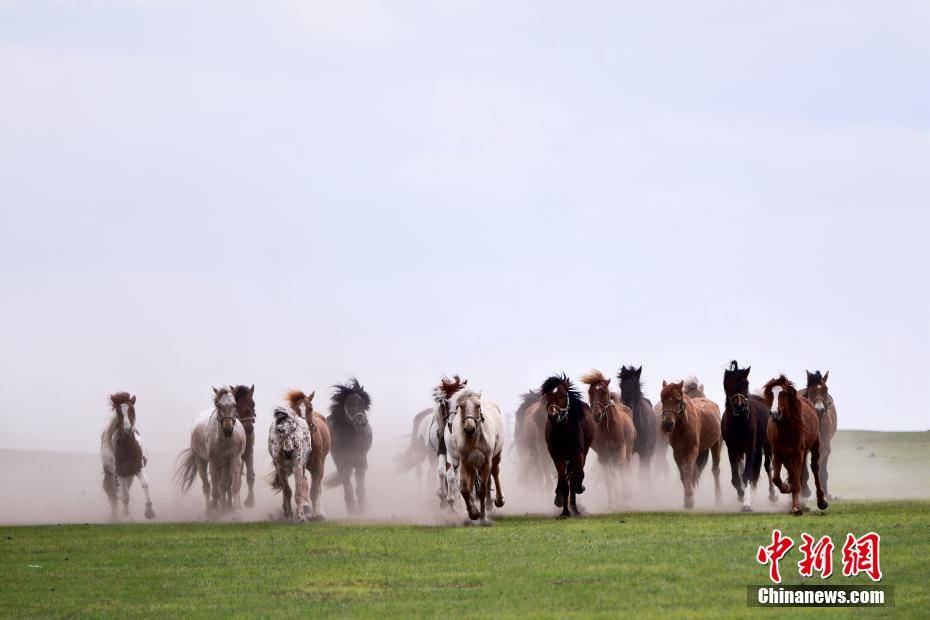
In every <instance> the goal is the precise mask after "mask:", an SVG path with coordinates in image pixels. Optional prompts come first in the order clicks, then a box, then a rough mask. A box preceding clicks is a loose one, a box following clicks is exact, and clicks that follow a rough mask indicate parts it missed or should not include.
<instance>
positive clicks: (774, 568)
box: [756, 530, 794, 583]
mask: <svg viewBox="0 0 930 620" xmlns="http://www.w3.org/2000/svg"><path fill="white" fill-rule="evenodd" d="M793 546H794V541H793V540H791V539H790V538H789V537H787V536H782V535H781V530H772V544H771V545H768V546H767V547H759V551H757V552H756V561H757V562H759V564H770V566H769V579H771V580H772V581H773V582H774V583H781V574H780V573H779V572H778V561H779V560H781V559H782V558H783V557H785V554H786V553H788V550H789V549H791V547H793Z"/></svg>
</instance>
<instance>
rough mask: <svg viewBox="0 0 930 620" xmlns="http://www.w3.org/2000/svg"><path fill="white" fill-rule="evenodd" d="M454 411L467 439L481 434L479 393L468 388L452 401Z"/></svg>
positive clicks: (481, 417)
mask: <svg viewBox="0 0 930 620" xmlns="http://www.w3.org/2000/svg"><path fill="white" fill-rule="evenodd" d="M452 406H453V407H454V411H455V412H456V413H458V414H459V417H458V420H459V424H461V425H462V431H463V432H464V433H465V436H466V437H467V438H468V439H474V438H475V437H478V436H479V435H480V434H481V430H482V425H483V424H484V413H482V411H481V394H480V393H477V392H472V391H471V390H468V391H466V392H464V393H462V394H460V396H459V397H457V398H456V399H455V400H454V402H453V403H452Z"/></svg>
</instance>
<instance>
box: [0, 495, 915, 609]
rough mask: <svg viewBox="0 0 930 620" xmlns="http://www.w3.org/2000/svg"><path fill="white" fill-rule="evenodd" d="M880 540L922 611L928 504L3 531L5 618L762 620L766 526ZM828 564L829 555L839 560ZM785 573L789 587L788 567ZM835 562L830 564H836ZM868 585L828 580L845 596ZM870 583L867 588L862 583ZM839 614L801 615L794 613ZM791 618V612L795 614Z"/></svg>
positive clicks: (905, 597) (903, 605)
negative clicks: (455, 521) (481, 521)
mask: <svg viewBox="0 0 930 620" xmlns="http://www.w3.org/2000/svg"><path fill="white" fill-rule="evenodd" d="M775 527H778V528H781V529H782V530H783V531H784V532H785V533H787V534H789V535H792V536H793V537H795V538H798V536H799V534H800V532H801V531H807V532H809V533H811V534H815V535H823V534H830V535H832V536H833V537H834V538H837V539H840V540H842V538H843V537H844V536H845V534H846V532H847V531H852V532H856V533H864V532H865V531H866V530H873V529H874V530H876V531H878V532H879V533H881V535H882V564H883V570H884V573H885V579H884V581H883V583H885V584H888V585H893V586H894V587H895V607H894V608H893V609H887V608H886V609H867V610H856V612H859V613H865V614H868V615H891V614H894V615H907V616H923V617H926V610H927V609H928V607H930V592H928V589H927V586H926V583H927V577H926V575H927V568H928V560H927V558H928V557H930V538H928V533H930V502H927V501H889V502H838V503H836V504H835V505H834V506H833V507H831V508H830V510H829V511H828V513H827V514H825V515H820V514H813V513H811V514H808V515H805V516H802V517H792V516H789V515H785V514H749V515H746V514H700V513H697V514H687V513H680V512H675V513H629V514H623V513H620V514H611V515H599V516H590V517H587V518H583V519H576V520H569V521H558V520H555V519H553V518H551V517H510V518H501V519H500V520H498V522H497V524H496V525H495V526H494V527H491V528H480V527H455V528H448V527H445V528H441V527H427V526H412V525H389V524H371V525H362V524H357V523H349V524H347V523H336V522H328V523H322V524H313V525H307V526H294V525H287V524H276V523H248V524H158V525H89V526H80V525H70V526H42V527H4V528H0V549H2V553H0V592H2V594H0V615H2V616H4V617H17V618H18V617H27V616H74V615H79V616H117V615H119V616H157V617H164V616H186V617H191V616H194V617H198V616H230V615H237V616H250V617H254V616H272V615H284V616H297V615H310V614H312V615H314V616H345V615H357V616H367V617H372V616H382V617H383V616H389V617H410V616H441V615H448V614H452V615H456V616H459V615H463V616H467V617H515V616H520V617H525V616H558V617H568V616H584V617H587V616H593V615H599V616H617V615H636V616H642V615H646V616H669V615H672V616H688V617H719V616H720V615H721V614H727V615H735V616H746V617H748V616H753V617H755V616H758V615H760V613H769V614H774V613H785V612H786V611H787V610H781V611H780V612H777V611H772V610H763V609H759V608H749V607H747V606H746V586H747V585H750V584H762V583H765V579H766V572H765V568H764V567H762V566H761V565H758V564H757V563H756V562H755V560H754V556H755V552H756V549H757V547H758V546H759V545H760V544H764V543H765V542H766V541H768V540H769V538H770V536H771V531H772V528H775ZM837 556H838V553H837ZM791 560H792V561H791V563H788V564H784V565H783V566H784V569H785V570H784V574H785V575H786V576H787V578H786V583H798V582H800V581H801V579H800V577H798V576H797V570H796V565H795V564H794V563H795V562H797V557H792V558H791ZM836 561H837V562H838V561H839V557H837V558H836ZM865 579H867V578H857V579H847V578H844V577H842V576H839V577H837V576H834V577H833V578H832V579H831V580H830V583H833V584H836V585H844V584H851V583H856V582H858V581H859V580H862V581H865ZM866 582H867V581H866ZM813 613H816V614H817V615H827V616H830V615H839V614H843V613H849V611H848V610H840V609H817V610H812V609H807V610H801V612H800V614H799V615H806V614H813ZM791 614H792V615H796V610H791Z"/></svg>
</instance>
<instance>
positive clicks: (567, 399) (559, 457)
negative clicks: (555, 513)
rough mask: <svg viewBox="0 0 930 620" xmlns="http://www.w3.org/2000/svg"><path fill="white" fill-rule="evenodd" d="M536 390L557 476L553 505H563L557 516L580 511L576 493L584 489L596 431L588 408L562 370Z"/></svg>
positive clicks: (550, 454) (547, 442)
mask: <svg viewBox="0 0 930 620" xmlns="http://www.w3.org/2000/svg"><path fill="white" fill-rule="evenodd" d="M539 391H540V392H541V393H542V405H543V407H544V408H545V411H546V430H545V437H546V447H547V448H548V449H549V456H550V457H551V458H552V463H553V464H554V465H555V470H556V472H557V473H558V476H559V479H558V483H557V484H556V487H555V505H556V506H558V507H560V508H562V513H561V514H560V515H559V517H560V518H564V517H570V516H571V515H572V513H574V514H575V515H580V514H581V512H580V511H579V510H578V503H577V499H576V495H578V494H579V493H584V464H585V460H586V459H587V457H588V450H589V449H590V448H591V443H592V442H593V441H594V435H595V432H596V430H595V426H594V418H593V417H592V416H591V408H590V407H588V404H587V403H586V402H584V399H582V397H581V394H579V393H578V390H577V389H575V386H573V385H572V382H571V381H570V380H569V379H568V377H566V376H565V375H564V374H562V375H554V376H552V377H549V378H548V379H546V380H545V381H544V382H543V384H542V387H541V388H540V390H539ZM569 508H571V512H569Z"/></svg>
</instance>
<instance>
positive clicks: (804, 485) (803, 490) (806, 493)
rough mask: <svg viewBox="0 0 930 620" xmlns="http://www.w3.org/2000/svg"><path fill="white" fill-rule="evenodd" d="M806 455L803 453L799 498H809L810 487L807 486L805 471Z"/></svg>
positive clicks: (807, 475)
mask: <svg viewBox="0 0 930 620" xmlns="http://www.w3.org/2000/svg"><path fill="white" fill-rule="evenodd" d="M807 455H808V453H807V452H805V453H804V461H803V462H802V463H801V497H810V496H811V487H810V484H808V480H809V475H810V474H809V473H808V470H807Z"/></svg>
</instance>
